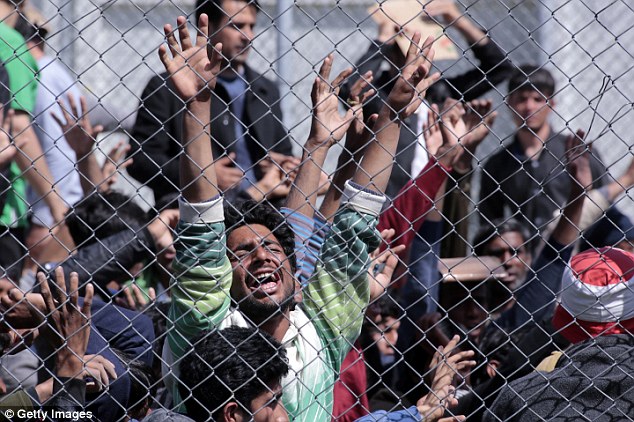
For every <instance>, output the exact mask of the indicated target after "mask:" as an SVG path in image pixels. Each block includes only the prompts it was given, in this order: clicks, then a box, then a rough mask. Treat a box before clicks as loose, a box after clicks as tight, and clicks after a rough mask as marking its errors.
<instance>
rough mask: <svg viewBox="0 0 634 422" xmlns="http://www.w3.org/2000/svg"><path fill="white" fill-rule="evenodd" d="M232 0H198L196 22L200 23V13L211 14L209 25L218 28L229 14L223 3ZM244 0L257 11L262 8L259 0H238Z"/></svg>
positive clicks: (243, 0)
mask: <svg viewBox="0 0 634 422" xmlns="http://www.w3.org/2000/svg"><path fill="white" fill-rule="evenodd" d="M225 1H230V0H196V11H195V15H196V23H198V19H200V15H202V14H203V13H206V14H207V16H209V25H210V26H211V27H213V28H218V26H219V25H220V22H222V19H223V18H224V17H226V16H227V14H226V13H225V11H224V9H223V8H222V3H223V2H225ZM236 1H242V2H244V3H246V4H247V6H253V7H255V10H256V12H257V11H259V10H260V3H258V0H236Z"/></svg>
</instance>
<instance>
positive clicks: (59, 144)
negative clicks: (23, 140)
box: [27, 56, 83, 227]
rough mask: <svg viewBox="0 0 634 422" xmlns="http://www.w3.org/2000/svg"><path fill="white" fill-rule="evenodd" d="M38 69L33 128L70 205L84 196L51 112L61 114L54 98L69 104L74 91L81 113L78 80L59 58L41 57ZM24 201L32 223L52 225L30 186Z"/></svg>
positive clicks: (58, 187)
mask: <svg viewBox="0 0 634 422" xmlns="http://www.w3.org/2000/svg"><path fill="white" fill-rule="evenodd" d="M37 65H38V67H39V68H40V73H39V84H38V88H37V100H36V103H35V110H34V111H33V115H34V118H33V128H34V129H35V134H36V135H37V138H38V139H39V141H40V145H41V146H42V150H43V151H44V156H45V159H46V163H47V164H48V168H49V169H50V171H51V174H52V175H53V178H54V179H55V189H56V191H57V193H58V194H59V195H60V196H61V198H62V199H63V200H64V201H65V203H66V205H68V206H69V207H70V206H72V205H73V204H74V203H75V202H77V201H78V200H79V199H81V197H82V196H83V191H82V188H81V184H80V181H79V173H78V172H77V170H76V169H75V162H76V156H75V152H74V151H73V150H72V149H71V148H70V146H69V145H68V142H66V139H65V138H64V133H63V132H62V129H61V128H60V127H59V125H58V124H57V123H56V122H55V120H53V118H52V117H51V112H53V113H55V114H56V115H57V116H58V117H62V116H63V115H62V110H61V109H60V108H59V106H58V105H57V99H58V98H59V99H61V100H62V101H63V102H64V103H65V104H68V99H67V98H68V97H67V96H68V93H71V94H73V97H74V98H75V102H76V103H77V110H79V111H80V112H81V107H80V105H79V97H80V96H81V91H80V90H79V88H78V86H77V80H76V79H75V78H73V77H72V76H71V74H70V72H69V71H68V69H67V68H66V67H65V66H64V65H63V64H62V62H60V61H59V60H57V59H55V58H53V57H50V56H44V57H42V58H41V59H39V60H38V61H37ZM27 200H28V202H29V204H30V205H31V210H32V212H33V223H34V224H38V225H40V226H45V227H51V226H52V225H53V217H52V216H51V213H50V210H49V209H48V206H47V205H46V203H45V202H44V200H43V199H42V198H41V197H40V196H39V195H38V194H37V193H36V192H35V190H34V189H33V188H32V187H31V186H29V188H28V191H27Z"/></svg>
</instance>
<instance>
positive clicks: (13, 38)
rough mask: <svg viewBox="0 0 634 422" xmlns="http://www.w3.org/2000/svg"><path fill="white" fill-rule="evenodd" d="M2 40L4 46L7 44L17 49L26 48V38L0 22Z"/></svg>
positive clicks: (0, 37)
mask: <svg viewBox="0 0 634 422" xmlns="http://www.w3.org/2000/svg"><path fill="white" fill-rule="evenodd" d="M0 39H2V41H3V44H7V45H9V46H11V47H13V48H15V49H17V48H19V47H23V48H26V41H25V40H24V37H23V36H22V35H20V33H19V32H18V31H16V30H15V29H13V28H11V27H10V26H9V25H7V24H5V23H4V22H0Z"/></svg>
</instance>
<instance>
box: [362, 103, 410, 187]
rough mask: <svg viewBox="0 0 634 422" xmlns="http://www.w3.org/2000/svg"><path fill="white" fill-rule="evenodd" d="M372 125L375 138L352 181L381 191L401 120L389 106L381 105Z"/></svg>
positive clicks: (387, 177) (391, 162)
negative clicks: (374, 130)
mask: <svg viewBox="0 0 634 422" xmlns="http://www.w3.org/2000/svg"><path fill="white" fill-rule="evenodd" d="M374 127H375V129H376V139H375V140H374V141H373V142H372V143H371V144H370V145H369V146H368V147H367V149H366V151H365V155H364V156H363V159H362V160H361V165H360V166H359V168H358V169H357V171H356V173H355V175H354V178H353V181H354V182H355V183H357V184H358V185H361V186H363V187H366V188H369V189H372V190H375V191H377V192H381V193H383V192H385V189H386V188H387V183H388V181H389V179H390V175H391V174H392V165H393V162H394V154H395V153H396V147H397V145H398V138H399V136H400V133H401V121H400V119H399V118H398V116H397V115H396V113H394V112H393V111H392V110H390V108H389V107H383V109H382V110H381V112H380V113H379V117H378V119H377V121H376V123H375V126H374Z"/></svg>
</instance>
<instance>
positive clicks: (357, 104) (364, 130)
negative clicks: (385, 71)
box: [346, 70, 378, 155]
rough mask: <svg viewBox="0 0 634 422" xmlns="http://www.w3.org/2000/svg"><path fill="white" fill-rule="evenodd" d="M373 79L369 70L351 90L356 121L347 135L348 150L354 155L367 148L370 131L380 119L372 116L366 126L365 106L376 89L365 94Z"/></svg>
mask: <svg viewBox="0 0 634 422" xmlns="http://www.w3.org/2000/svg"><path fill="white" fill-rule="evenodd" d="M372 79H373V77H372V71H371V70H368V71H367V72H366V73H364V74H363V75H361V77H360V78H359V79H358V80H357V81H356V82H355V83H354V84H353V85H352V88H350V95H349V97H348V105H349V106H350V108H351V110H352V111H353V113H354V119H353V121H352V123H351V124H350V128H349V129H348V133H347V135H346V149H347V150H348V152H349V153H350V154H353V155H354V154H357V153H360V152H361V151H362V150H363V148H365V146H366V144H367V142H368V140H369V137H370V134H371V133H370V130H369V129H370V128H371V127H372V125H373V122H374V121H376V118H377V117H378V115H376V114H374V115H372V116H370V118H369V119H368V122H367V125H366V122H365V120H364V116H363V104H364V103H365V102H366V101H367V100H368V99H370V98H372V96H373V95H374V94H375V92H376V91H375V90H374V89H370V90H368V91H366V92H363V91H364V90H365V89H366V88H367V87H368V85H370V83H372Z"/></svg>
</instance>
